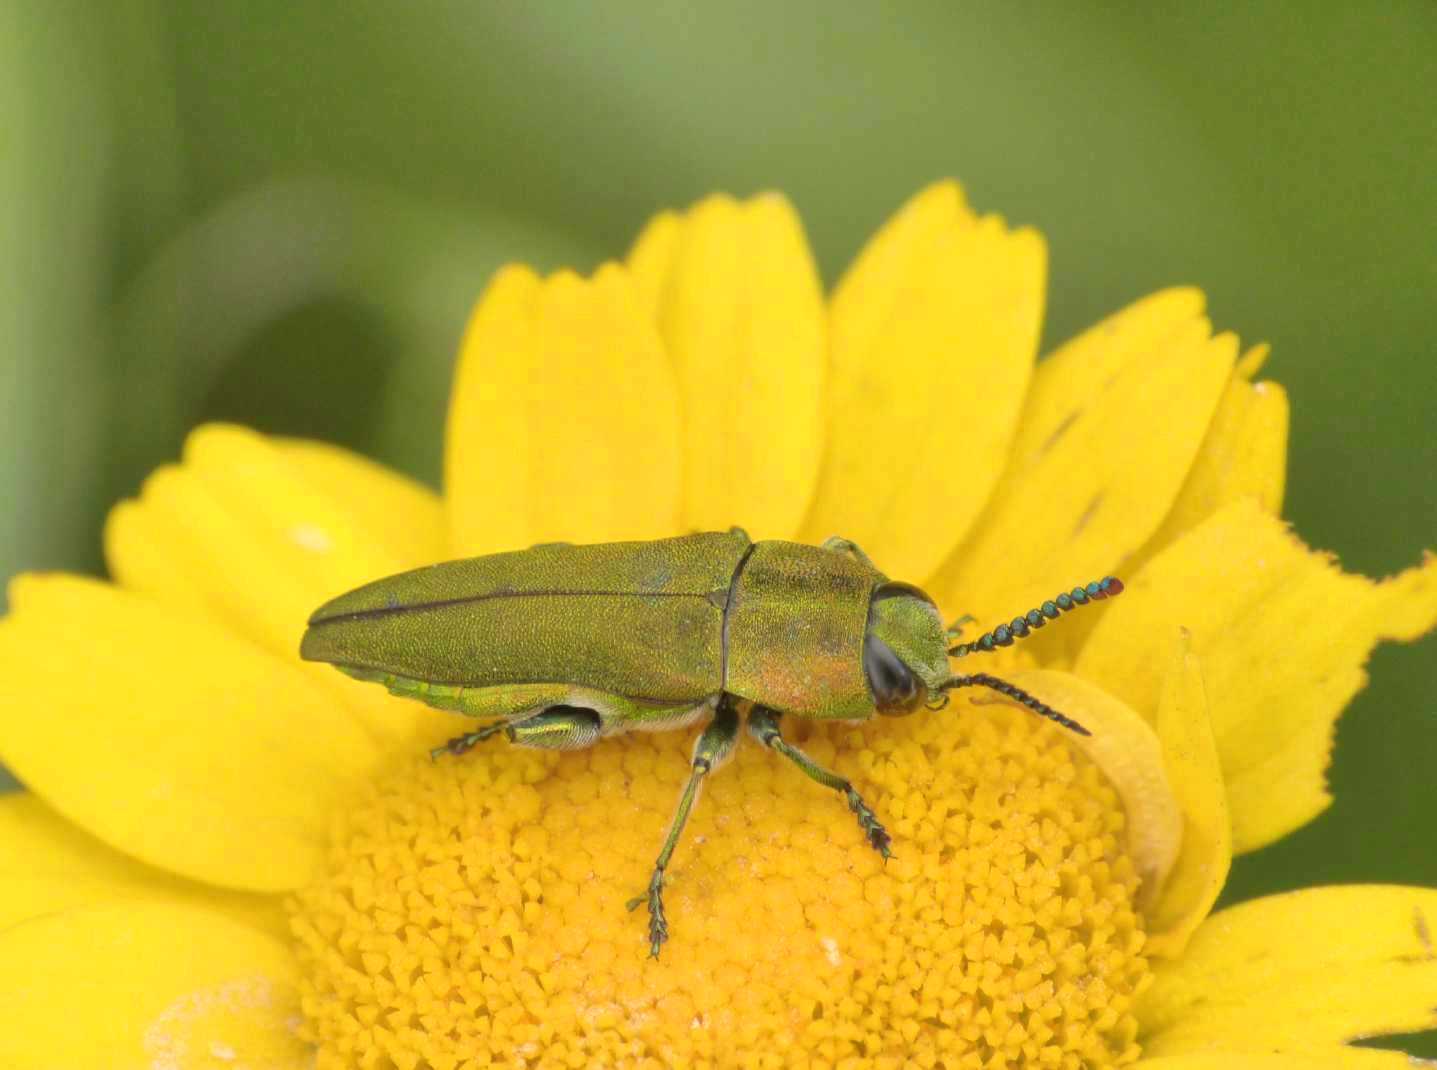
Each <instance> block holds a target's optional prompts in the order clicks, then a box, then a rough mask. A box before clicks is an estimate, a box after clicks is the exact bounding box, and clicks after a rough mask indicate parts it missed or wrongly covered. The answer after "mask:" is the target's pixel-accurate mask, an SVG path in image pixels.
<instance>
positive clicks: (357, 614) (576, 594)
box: [309, 591, 709, 626]
mask: <svg viewBox="0 0 1437 1070" xmlns="http://www.w3.org/2000/svg"><path fill="white" fill-rule="evenodd" d="M708 596H709V595H708V592H707V591H705V592H703V593H698V592H693V591H493V592H491V593H489V594H475V595H467V596H465V597H464V598H445V599H440V600H439V601H435V602H409V603H407V604H405V605H399V606H376V607H375V608H374V609H356V610H353V611H352V612H349V613H336V614H334V615H333V616H330V617H311V618H310V620H309V623H310V625H311V626H314V625H319V624H333V623H334V622H335V621H341V620H369V619H370V618H372V617H388V616H393V615H394V614H396V613H411V612H413V611H415V610H422V609H447V608H449V607H450V606H464V605H472V604H474V603H477V602H488V601H491V600H494V599H499V598H702V599H704V600H705V601H707V600H708Z"/></svg>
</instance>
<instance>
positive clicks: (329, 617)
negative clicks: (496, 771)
mask: <svg viewBox="0 0 1437 1070" xmlns="http://www.w3.org/2000/svg"><path fill="white" fill-rule="evenodd" d="M1121 590H1122V584H1121V583H1120V582H1119V581H1118V580H1116V579H1113V578H1112V577H1109V578H1107V579H1104V580H1102V581H1099V582H1096V583H1090V584H1087V585H1085V586H1081V587H1075V588H1073V589H1072V590H1071V591H1069V592H1067V593H1064V594H1062V595H1059V596H1058V597H1056V598H1054V599H1053V600H1051V601H1048V602H1045V603H1043V605H1042V606H1041V607H1040V608H1038V609H1034V610H1030V611H1029V612H1028V613H1026V614H1024V615H1023V616H1020V617H1015V618H1013V620H1012V621H1010V622H1009V623H1007V624H1004V625H1001V626H999V627H997V628H995V629H993V630H992V631H990V632H988V633H986V634H984V635H983V636H981V637H979V638H978V639H977V640H975V641H973V642H970V643H960V644H957V645H953V644H954V642H955V640H956V639H957V637H958V627H957V626H956V625H955V626H954V627H953V628H945V627H944V625H943V622H942V618H941V617H940V616H939V614H938V608H937V606H936V605H935V604H934V602H933V600H932V599H931V598H929V597H928V596H927V595H926V594H924V593H923V591H921V590H919V589H918V588H917V587H914V586H912V585H910V584H907V583H900V582H896V581H893V580H890V579H889V578H888V577H887V576H885V575H884V574H883V573H882V572H880V571H879V570H878V568H877V567H876V566H875V565H874V564H873V562H872V561H870V560H869V558H868V556H867V555H866V554H865V553H864V552H863V551H862V550H861V549H859V547H858V546H856V545H855V544H854V543H852V542H850V541H849V540H847V539H842V538H837V537H835V538H831V539H829V540H828V541H826V542H825V543H824V544H823V545H822V546H809V545H806V544H802V543H794V542H781V541H760V542H754V541H752V540H751V539H750V538H749V537H748V535H747V534H746V533H745V532H744V531H743V530H742V529H740V528H733V529H731V530H730V531H727V532H704V533H699V534H694V535H684V536H679V537H677V538H671V539H658V540H655V541H650V542H619V543H603V544H597V545H587V546H576V545H571V544H568V543H548V544H544V545H540V546H534V547H531V548H530V549H527V550H519V551H514V552H510V553H500V554H490V555H487V556H484V557H475V558H469V559H466V560H461V561H449V562H444V563H442V564H436V565H429V566H427V567H425V568H418V569H414V570H412V571H409V572H404V573H401V574H399V575H397V576H391V577H389V578H387V579H381V580H377V581H375V582H373V583H369V584H366V585H365V586H363V587H360V588H358V589H356V590H354V591H350V592H349V593H348V594H344V595H341V596H339V597H338V598H335V599H333V600H332V601H330V602H327V603H326V604H325V605H323V606H321V607H320V608H319V609H318V610H316V611H315V613H314V614H313V616H311V617H310V620H309V627H308V629H307V630H306V632H305V634H304V639H303V641H302V643H301V646H300V655H301V656H302V657H303V658H305V659H307V660H309V661H321V662H328V663H330V664H332V665H334V666H335V667H336V668H337V669H339V670H341V671H342V672H345V673H347V674H349V675H350V676H353V677H357V678H358V679H361V680H371V681H375V682H378V683H381V684H383V685H384V686H385V687H387V688H388V689H389V690H390V691H392V692H393V693H395V694H397V695H403V696H406V697H410V698H416V699H419V700H421V701H423V702H426V703H428V704H429V705H431V706H435V707H438V708H439V709H444V710H452V711H455V712H458V713H463V714H467V715H469V716H472V717H476V718H484V719H486V720H488V721H489V723H487V724H485V725H483V726H482V727H479V728H478V729H476V730H475V731H472V732H466V733H464V734H463V735H460V736H456V737H455V738H454V739H452V740H450V741H449V742H448V743H446V744H444V745H443V746H441V747H437V748H435V749H434V751H433V752H432V754H431V756H432V757H436V758H437V757H438V756H440V755H442V754H446V753H447V754H453V755H458V754H462V753H464V752H465V751H466V750H468V749H469V748H471V747H473V746H475V745H476V744H478V743H480V742H482V741H483V740H485V739H488V738H490V737H491V736H495V735H497V734H499V733H501V732H502V733H503V734H504V735H505V736H507V737H508V739H509V741H510V742H511V743H515V744H518V745H519V746H523V747H544V748H551V749H555V750H575V749H579V748H583V747H588V746H590V745H592V744H594V743H596V742H598V741H599V740H600V739H603V738H604V737H606V736H612V735H617V734H618V733H621V732H627V731H631V730H634V729H643V730H649V731H654V730H666V729H675V728H681V727H684V726H687V725H691V724H694V723H696V722H699V721H704V720H706V721H707V725H706V727H705V728H704V730H703V732H702V733H701V734H700V735H699V738H698V742H697V743H696V744H695V746H694V751H693V765H692V771H691V774H690V777H689V780H688V783H687V785H686V786H685V788H684V791H683V794H682V796H681V797H680V799H679V803H678V807H677V810H676V811H675V814H674V819H673V822H672V824H671V826H670V828H669V831H668V835H667V836H666V837H665V839H664V842H663V845H662V847H661V849H660V851H659V855H658V858H657V860H656V862H655V864H654V869H653V875H652V877H651V878H650V881H649V885H648V889H647V892H646V893H645V894H644V895H640V896H639V897H637V898H636V899H634V900H632V901H631V902H630V903H629V909H631V910H632V909H635V908H636V907H637V906H638V905H639V904H641V903H644V902H647V903H648V910H649V950H650V953H651V954H653V955H655V956H657V955H658V953H659V949H660V947H661V946H662V945H663V943H664V942H665V941H666V940H667V939H668V924H667V922H666V920H665V917H664V907H663V884H664V871H665V869H666V867H667V866H668V864H669V859H670V858H671V856H672V855H673V852H674V848H675V846H676V845H677V843H678V840H679V837H680V835H681V833H682V831H683V827H684V822H685V820H686V819H687V817H688V814H689V811H690V809H691V808H692V806H693V804H694V800H695V798H696V797H697V795H698V792H699V787H700V785H701V784H702V782H703V780H704V778H705V777H706V776H708V775H709V774H710V773H711V772H713V770H715V769H716V768H718V766H719V765H721V764H722V763H723V762H724V761H725V760H726V759H727V758H728V757H729V756H730V755H731V754H732V753H733V750H734V746H735V744H736V742H737V740H738V734H739V723H740V721H741V720H742V721H743V722H744V724H745V726H746V727H747V730H748V732H749V734H750V735H752V736H753V737H754V738H755V739H757V740H758V741H759V742H760V743H762V744H763V745H765V746H767V747H769V748H771V749H772V750H774V751H777V752H778V753H779V754H781V755H783V756H784V757H785V758H787V759H788V760H789V761H791V762H793V764H794V765H796V766H797V767H798V768H799V769H800V770H802V771H803V772H804V773H805V774H806V775H808V776H809V777H811V778H812V779H813V780H815V781H817V782H818V783H819V784H821V785H823V786H824V787H826V788H830V789H832V790H833V791H836V792H838V793H840V794H841V795H842V796H843V798H844V800H845V801H846V802H847V804H848V808H849V809H850V810H851V811H852V812H853V814H854V815H855V816H856V817H857V819H858V824H859V826H860V827H861V828H862V830H863V834H864V836H865V837H866V838H867V840H868V842H869V843H870V844H871V845H872V846H873V847H874V848H875V849H876V850H878V851H879V852H880V853H881V854H882V855H883V856H884V857H885V858H887V857H888V855H889V843H890V837H889V835H888V832H887V831H886V830H885V829H884V827H883V825H882V824H881V823H880V821H879V820H878V817H877V815H876V814H875V813H874V812H873V811H872V810H871V809H870V808H869V807H868V805H867V804H866V803H865V802H864V801H863V799H862V797H861V796H860V795H859V794H858V791H857V789H855V788H854V786H853V785H852V784H851V783H849V781H848V780H846V779H845V778H843V777H841V776H839V775H838V774H836V773H833V772H830V771H829V770H827V769H824V768H823V767H822V766H820V765H818V764H817V763H816V762H814V761H813V760H812V759H810V758H809V757H808V756H807V755H805V754H804V753H803V752H802V751H801V750H799V749H798V748H797V747H795V746H794V745H793V744H791V743H789V742H788V741H787V740H785V739H784V738H783V734H782V730H781V723H782V720H783V718H785V717H788V718H805V717H806V718H814V719H817V720H849V721H862V720H867V719H869V718H870V717H872V716H873V714H874V713H875V712H876V713H878V714H880V715H884V716H903V715H906V714H911V713H914V712H916V711H918V710H919V709H922V708H925V707H927V708H930V709H937V708H940V707H942V706H943V705H945V704H946V703H947V699H948V693H949V692H950V691H953V690H955V689H957V688H963V687H983V688H988V689H990V690H993V691H997V692H1000V693H1001V694H1003V695H1005V696H1007V697H1008V698H1009V699H1012V700H1013V701H1015V702H1018V703H1021V704H1022V705H1024V706H1026V707H1027V708H1028V709H1030V710H1032V711H1033V712H1035V713H1037V714H1039V715H1041V716H1043V717H1046V718H1048V719H1050V720H1052V721H1056V722H1057V723H1058V724H1060V725H1062V726H1063V727H1065V728H1067V729H1070V730H1071V731H1074V732H1078V733H1082V734H1083V735H1087V734H1088V732H1087V730H1086V729H1085V728H1083V727H1082V726H1081V725H1080V724H1078V723H1077V722H1075V721H1073V720H1071V719H1069V718H1068V717H1065V716H1064V715H1063V714H1061V713H1059V712H1058V711H1057V710H1054V709H1052V708H1051V707H1049V706H1047V705H1045V704H1044V703H1043V702H1041V701H1039V700H1038V699H1037V698H1035V697H1034V696H1032V695H1030V694H1028V693H1027V692H1025V691H1023V690H1021V689H1019V688H1017V687H1015V686H1013V685H1012V684H1010V683H1007V682H1006V681H1004V680H1001V679H999V678H997V677H993V676H989V675H987V674H986V673H976V674H969V675H955V674H954V673H953V672H952V671H951V670H950V668H949V664H948V659H949V658H950V657H963V656H965V655H967V654H972V653H983V652H990V651H992V650H994V649H996V648H998V647H1002V646H1008V645H1010V644H1012V643H1013V641H1014V640H1015V639H1019V638H1022V637H1023V636H1025V635H1028V634H1029V633H1030V632H1031V631H1032V630H1034V629H1037V628H1041V627H1043V626H1044V625H1045V624H1046V623H1047V621H1049V620H1052V619H1054V618H1056V617H1057V616H1059V614H1060V613H1062V612H1063V611H1065V610H1068V609H1071V608H1073V607H1074V606H1077V605H1084V604H1086V603H1088V602H1090V601H1093V600H1098V599H1103V598H1107V597H1109V596H1111V595H1116V594H1118V593H1119V592H1120V591H1121Z"/></svg>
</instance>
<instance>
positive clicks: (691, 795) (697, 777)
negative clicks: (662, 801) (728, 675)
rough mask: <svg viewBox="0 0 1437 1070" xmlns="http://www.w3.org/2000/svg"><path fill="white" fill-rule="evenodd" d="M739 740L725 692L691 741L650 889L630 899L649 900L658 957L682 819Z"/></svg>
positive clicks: (652, 947)
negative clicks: (668, 871)
mask: <svg viewBox="0 0 1437 1070" xmlns="http://www.w3.org/2000/svg"><path fill="white" fill-rule="evenodd" d="M737 740H738V713H737V711H736V710H735V709H734V701H733V699H732V698H731V697H729V696H728V695H725V696H723V697H722V698H721V699H719V703H718V708H717V709H716V710H715V711H714V719H713V720H712V721H710V722H709V725H708V727H707V728H705V729H704V730H703V734H702V735H701V736H699V740H698V742H697V743H696V744H694V759H693V772H692V773H690V774H689V782H688V784H687V785H686V786H685V788H684V793H683V795H682V796H681V797H680V798H679V807H678V809H677V810H676V811H674V819H673V822H672V823H671V824H670V825H669V834H668V835H667V836H665V837H664V845H663V847H662V848H660V850H659V857H658V860H657V861H656V862H655V863H654V874H653V876H652V877H651V878H649V889H648V891H647V892H646V893H645V894H644V895H640V896H636V897H635V898H633V899H630V900H629V903H628V907H629V909H630V910H636V909H637V908H638V905H639V904H640V903H642V902H644V901H645V900H647V901H648V904H649V954H650V955H651V956H652V957H654V958H658V957H659V948H660V947H662V946H663V944H664V941H665V940H667V939H668V938H669V923H668V919H667V918H666V917H665V916H664V899H663V892H664V870H665V868H667V866H668V864H669V859H670V858H671V857H673V853H674V848H675V847H677V846H678V842H679V836H680V835H681V834H682V833H683V831H684V822H686V821H687V820H688V818H689V811H690V810H691V809H693V805H694V801H695V800H696V799H697V798H698V795H699V787H700V786H701V785H702V784H703V780H704V777H706V776H708V775H709V773H711V772H713V771H714V770H715V769H717V768H718V767H719V766H720V765H722V764H723V763H724V762H725V761H726V760H727V759H728V757H729V755H731V754H732V753H733V748H734V743H735V742H737Z"/></svg>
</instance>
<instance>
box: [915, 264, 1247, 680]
mask: <svg viewBox="0 0 1437 1070" xmlns="http://www.w3.org/2000/svg"><path fill="white" fill-rule="evenodd" d="M1201 310H1202V298H1201V295H1199V294H1195V293H1193V292H1192V291H1189V290H1174V291H1167V292H1165V293H1160V294H1156V295H1154V296H1153V297H1150V298H1148V299H1146V300H1144V301H1140V302H1138V303H1137V304H1135V305H1133V306H1132V307H1130V308H1128V309H1126V310H1125V311H1123V312H1121V313H1119V314H1118V315H1116V316H1114V317H1112V318H1111V319H1109V320H1107V321H1105V322H1103V323H1100V324H1098V325H1097V326H1096V327H1093V328H1092V329H1091V330H1089V331H1087V332H1086V333H1084V334H1082V335H1080V336H1078V337H1077V338H1076V339H1074V340H1073V341H1071V342H1069V343H1068V344H1066V345H1064V346H1063V347H1061V348H1060V349H1059V350H1058V351H1057V352H1056V353H1054V354H1053V355H1052V356H1051V357H1050V358H1049V359H1047V360H1045V361H1044V362H1043V363H1042V364H1040V365H1039V367H1038V373H1037V375H1035V376H1034V379H1033V390H1032V392H1031V395H1030V397H1029V400H1028V404H1027V407H1026V409H1025V410H1024V413H1023V419H1022V422H1021V424H1020V426H1019V431H1018V441H1017V444H1016V446H1015V448H1014V450H1013V454H1012V458H1011V460H1010V462H1009V464H1008V468H1007V470H1006V471H1005V472H1004V473H1003V477H1002V479H1001V480H1000V481H999V484H998V488H997V490H996V491H995V492H994V495H993V500H992V502H991V503H990V504H989V506H988V508H987V509H986V510H985V511H984V513H983V515H982V516H981V517H980V518H979V521H978V524H977V526H976V527H975V529H974V536H973V537H972V538H971V539H970V540H969V541H968V542H967V544H966V545H964V546H962V547H960V548H959V550H958V551H957V552H956V553H955V554H954V555H953V556H952V557H951V558H950V559H949V560H948V561H947V563H946V564H945V565H944V567H943V569H942V570H941V572H940V573H939V575H938V576H937V577H935V579H934V580H933V581H932V583H931V585H930V587H929V591H930V593H931V594H933V595H934V596H935V597H936V598H938V600H939V603H940V604H941V605H945V606H950V607H953V608H952V610H951V611H952V612H954V613H955V614H956V613H957V612H963V613H972V614H974V615H975V616H977V617H978V619H979V620H980V621H985V620H988V619H994V620H996V619H999V618H1004V617H1011V616H1012V615H1014V614H1016V613H1021V612H1025V611H1027V610H1028V609H1030V608H1032V607H1033V606H1035V605H1038V604H1039V603H1041V602H1042V601H1043V600H1044V599H1048V598H1052V597H1053V595H1054V594H1056V593H1057V592H1058V591H1061V590H1066V589H1067V588H1070V587H1072V586H1073V585H1074V584H1077V583H1086V582H1088V581H1090V580H1095V579H1098V578H1100V577H1101V576H1103V575H1105V574H1107V573H1110V572H1114V571H1116V570H1117V569H1118V568H1119V566H1120V565H1121V564H1122V563H1123V562H1124V561H1125V560H1127V559H1128V558H1129V557H1131V556H1132V555H1133V554H1134V553H1136V552H1137V551H1138V550H1139V549H1141V548H1142V546H1143V545H1144V543H1146V542H1147V541H1148V539H1149V538H1150V537H1151V536H1152V534H1153V532H1154V531H1156V530H1157V528H1158V525H1159V524H1160V523H1162V520H1163V518H1164V517H1165V516H1166V515H1167V513H1168V511H1169V509H1170V508H1171V506H1172V503H1173V501H1174V500H1175V499H1176V497H1177V495H1178V490H1179V488H1181V487H1182V485H1183V483H1184V481H1185V480H1186V479H1187V476H1188V472H1189V470H1190V469H1191V468H1192V465H1193V459H1194V457H1196V455H1197V452H1198V447H1199V446H1200V445H1201V443H1202V441H1203V438H1204V436H1205V435H1206V433H1207V429H1208V426H1209V424H1210V423H1211V422H1212V417H1213V412H1214V411H1215V410H1216V409H1217V405H1218V401H1219V399H1220V398H1221V397H1222V393H1223V390H1224V389H1225V387H1226V384H1227V382H1228V379H1229V377H1230V375H1231V372H1232V367H1233V361H1234V359H1235V358H1236V356H1237V341H1236V339H1235V338H1233V337H1232V336H1231V335H1219V336H1218V337H1216V338H1214V337H1212V336H1211V334H1210V328H1209V324H1208V322H1207V320H1206V319H1204V318H1203V316H1202V313H1201ZM1059 631H1061V629H1060V630H1059ZM1045 639H1047V637H1045ZM1048 641H1053V640H1048ZM1058 641H1060V639H1059V640H1058ZM1150 708H1151V707H1150Z"/></svg>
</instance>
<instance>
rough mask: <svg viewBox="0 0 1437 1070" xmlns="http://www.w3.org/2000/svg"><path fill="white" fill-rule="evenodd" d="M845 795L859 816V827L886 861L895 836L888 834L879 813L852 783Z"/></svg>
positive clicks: (890, 853) (850, 806)
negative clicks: (871, 807)
mask: <svg viewBox="0 0 1437 1070" xmlns="http://www.w3.org/2000/svg"><path fill="white" fill-rule="evenodd" d="M844 795H846V796H847V797H848V808H849V809H850V810H852V811H853V813H854V815H855V816H856V817H857V818H858V827H859V828H861V829H862V830H863V834H864V836H866V837H868V842H869V844H870V845H871V846H872V847H873V849H874V850H875V851H877V852H878V853H879V854H881V855H882V856H883V859H884V861H887V860H888V858H889V856H890V855H892V853H893V852H892V851H890V850H889V846H890V845H891V844H892V843H893V837H892V836H890V835H888V830H887V829H886V828H884V827H883V823H882V822H881V821H879V820H878V815H877V814H875V813H874V812H873V811H872V810H870V809H869V808H868V804H867V803H865V802H864V801H863V797H862V796H861V795H859V794H858V792H856V791H855V790H854V789H853V786H852V785H849V788H848V790H847V791H845V792H844Z"/></svg>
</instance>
